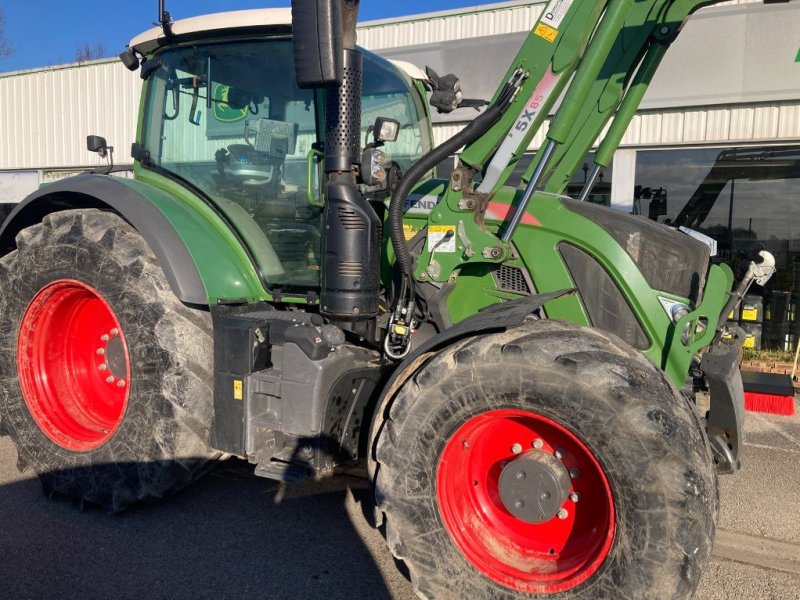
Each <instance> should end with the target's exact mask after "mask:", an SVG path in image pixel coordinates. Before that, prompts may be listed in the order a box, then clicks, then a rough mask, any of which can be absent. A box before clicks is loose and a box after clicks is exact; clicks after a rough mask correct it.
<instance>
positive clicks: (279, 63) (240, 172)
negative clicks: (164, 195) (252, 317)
mask: <svg viewBox="0 0 800 600" xmlns="http://www.w3.org/2000/svg"><path fill="white" fill-rule="evenodd" d="M156 60H158V67H157V68H156V70H155V71H154V72H153V73H152V74H151V75H150V77H149V80H148V91H147V104H146V111H147V112H146V116H145V123H144V129H143V136H142V144H143V146H144V148H145V149H146V150H147V151H148V153H149V164H150V165H153V166H156V167H158V168H160V169H161V170H165V171H168V172H169V173H171V174H173V175H175V176H177V177H178V178H179V179H181V180H183V181H186V182H188V183H189V184H191V185H193V186H194V187H196V188H199V189H200V190H201V191H202V192H203V193H204V194H205V195H206V196H207V197H208V198H210V199H211V200H212V201H213V202H214V204H215V205H216V206H217V207H218V208H219V209H220V210H221V211H222V212H224V213H225V215H226V217H227V218H228V220H229V221H230V222H231V223H232V225H233V226H234V227H235V228H236V230H237V231H238V233H239V234H240V236H241V237H242V238H243V239H244V240H245V242H246V243H247V245H248V247H249V249H250V253H251V255H252V256H253V258H254V260H255V261H256V262H257V263H258V267H259V268H260V270H261V272H262V273H263V275H264V277H265V279H266V282H265V283H266V284H267V285H268V286H269V287H275V286H278V287H281V288H292V287H298V288H303V289H308V288H314V287H317V286H318V285H319V268H320V246H321V231H322V228H321V222H320V221H321V209H320V208H319V205H320V204H321V202H322V201H323V198H322V194H321V190H322V189H323V183H324V182H321V181H320V177H319V175H320V172H319V168H318V166H317V162H316V161H315V159H314V147H315V144H316V142H317V141H318V140H321V139H323V138H324V135H322V134H321V132H322V131H324V108H323V102H322V96H321V94H320V95H318V94H317V93H315V92H314V91H312V90H301V89H299V88H298V87H297V85H296V83H295V78H294V57H293V48H292V42H291V40H290V39H288V38H287V39H274V38H273V39H271V40H261V41H244V42H225V43H218V44H204V45H187V46H181V47H176V48H173V49H170V50H166V51H163V52H161V53H160V54H159V55H158V56H157V59H156ZM363 95H364V97H363V111H362V133H363V134H366V132H367V129H368V128H369V126H370V125H372V123H374V121H375V118H376V117H378V116H381V117H389V118H393V119H397V120H398V121H400V123H401V133H400V137H399V139H398V140H397V142H394V143H391V144H387V145H386V147H385V150H386V152H387V154H388V155H389V157H390V159H391V160H393V161H395V162H397V164H398V165H399V166H400V168H401V170H403V171H405V170H406V169H407V168H408V166H410V164H412V163H413V162H414V161H416V160H417V159H418V158H419V157H420V156H421V155H422V154H423V153H425V152H427V151H428V150H429V149H430V139H429V133H428V132H429V131H430V128H429V126H428V123H427V122H426V120H425V118H426V117H425V111H424V107H423V106H422V103H421V100H420V98H419V95H418V94H417V93H416V92H415V90H414V89H413V85H412V83H411V81H410V80H409V79H408V78H407V77H405V76H404V75H403V74H401V73H400V72H399V71H398V70H397V69H396V68H395V67H394V66H392V65H391V64H390V63H388V62H387V61H384V60H383V59H380V58H378V57H376V56H374V55H371V54H366V55H365V61H364V92H363Z"/></svg>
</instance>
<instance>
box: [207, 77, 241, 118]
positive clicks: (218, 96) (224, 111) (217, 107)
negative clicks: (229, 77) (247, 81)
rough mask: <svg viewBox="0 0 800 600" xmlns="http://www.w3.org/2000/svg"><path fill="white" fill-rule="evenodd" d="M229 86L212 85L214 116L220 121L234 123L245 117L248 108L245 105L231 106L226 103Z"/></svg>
mask: <svg viewBox="0 0 800 600" xmlns="http://www.w3.org/2000/svg"><path fill="white" fill-rule="evenodd" d="M230 89H231V88H230V87H229V86H227V85H222V84H221V83H217V84H215V85H214V95H213V96H212V98H213V100H214V118H215V119H216V120H217V121H220V122H222V123H236V122H237V121H241V120H243V119H244V118H245V117H247V113H248V112H249V109H248V108H247V107H246V106H245V107H243V108H233V107H231V106H230V105H229V104H228V93H229V92H230Z"/></svg>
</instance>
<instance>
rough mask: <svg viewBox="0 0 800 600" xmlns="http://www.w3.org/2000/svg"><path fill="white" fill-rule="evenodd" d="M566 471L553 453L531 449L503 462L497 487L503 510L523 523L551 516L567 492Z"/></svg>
mask: <svg viewBox="0 0 800 600" xmlns="http://www.w3.org/2000/svg"><path fill="white" fill-rule="evenodd" d="M570 485H571V484H570V477H569V471H568V470H567V468H566V467H565V466H564V463H562V462H561V461H560V460H559V459H558V458H556V457H555V456H554V455H553V454H550V453H548V452H544V451H542V450H531V451H529V452H525V453H524V454H520V455H519V456H518V457H517V458H515V459H514V460H512V461H511V462H509V463H507V464H506V466H505V467H503V470H502V471H501V473H500V478H499V481H498V490H499V492H500V499H501V500H502V501H503V506H505V508H506V510H507V511H508V512H510V513H511V514H512V515H514V516H515V517H516V518H517V519H520V520H521V521H525V522H526V523H544V522H545V521H549V520H550V519H552V518H553V517H555V516H556V515H557V514H558V512H559V510H561V506H562V505H563V504H564V502H566V500H567V498H568V496H569V491H570Z"/></svg>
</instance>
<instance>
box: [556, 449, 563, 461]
mask: <svg viewBox="0 0 800 600" xmlns="http://www.w3.org/2000/svg"><path fill="white" fill-rule="evenodd" d="M554 454H555V456H556V458H557V459H558V460H561V459H562V458H564V455H565V454H566V452H564V449H563V448H556V451H555V452H554Z"/></svg>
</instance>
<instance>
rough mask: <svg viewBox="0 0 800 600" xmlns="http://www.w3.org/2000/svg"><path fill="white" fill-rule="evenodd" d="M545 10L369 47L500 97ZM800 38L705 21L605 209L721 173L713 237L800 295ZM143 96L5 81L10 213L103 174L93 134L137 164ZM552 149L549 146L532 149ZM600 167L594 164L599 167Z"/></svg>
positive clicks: (778, 7) (459, 22)
mask: <svg viewBox="0 0 800 600" xmlns="http://www.w3.org/2000/svg"><path fill="white" fill-rule="evenodd" d="M287 3H288V2H287ZM544 6H545V2H543V1H541V0H538V1H532V0H515V1H511V2H501V3H496V4H488V5H482V6H475V7H471V8H465V9H459V10H453V11H444V12H436V13H428V14H421V15H415V16H411V17H403V18H397V19H386V20H380V21H370V22H365V23H362V24H361V25H360V27H359V44H360V45H362V46H364V47H365V48H368V49H370V50H373V51H375V52H377V53H378V54H381V55H383V56H385V57H387V58H390V59H399V60H405V61H408V62H411V63H415V64H417V65H419V66H425V65H430V66H431V67H433V68H434V69H435V70H436V71H437V72H439V73H441V74H443V73H450V72H453V73H456V74H457V75H459V76H460V77H461V79H462V86H463V89H464V92H465V96H467V97H478V98H489V97H491V95H492V94H493V92H494V90H495V88H496V86H497V84H498V83H499V78H500V77H501V76H502V75H503V74H504V73H505V71H506V68H507V66H508V64H509V63H510V61H511V60H512V58H513V56H514V55H515V53H516V50H517V48H518V47H519V46H520V44H521V43H522V40H523V39H524V37H525V35H526V32H529V31H530V29H531V27H532V25H533V24H534V22H535V21H536V19H537V18H538V16H539V14H540V13H541V11H542V9H543V7H544ZM798 32H800V3H787V2H770V3H768V4H766V5H763V4H762V3H761V2H754V1H753V0H738V1H735V2H725V3H722V4H720V5H716V6H713V7H708V8H705V9H702V10H701V11H699V12H698V13H697V14H696V15H694V16H693V17H692V18H691V19H690V21H689V23H688V24H687V25H686V28H685V30H684V32H683V33H682V34H681V36H680V37H679V38H678V41H677V42H676V43H675V44H674V45H673V47H672V48H671V49H670V50H669V52H668V53H667V58H666V59H665V61H664V63H663V65H662V67H661V69H660V71H659V72H658V75H657V76H656V78H655V80H654V81H653V84H652V86H651V88H650V90H649V91H648V94H647V96H646V97H645V99H644V101H643V103H642V105H641V108H640V111H639V113H638V114H637V116H636V117H635V118H634V120H633V122H632V123H631V125H630V127H629V129H628V131H627V134H626V135H625V137H624V139H623V140H622V145H621V146H620V149H619V150H618V151H617V153H616V155H615V157H614V163H613V165H612V168H611V169H609V171H610V172H607V173H603V175H602V177H603V178H602V179H601V181H600V184H599V185H598V186H597V188H596V189H597V193H596V194H595V197H594V198H593V201H597V202H602V203H604V204H609V205H612V206H614V207H615V208H618V209H621V210H627V211H632V212H639V213H641V214H643V215H645V216H649V217H651V218H654V219H658V220H662V221H663V220H671V219H674V218H675V217H676V216H677V215H678V214H679V212H680V211H681V209H682V208H685V207H686V206H687V203H688V202H689V201H690V200H692V199H695V200H696V199H698V198H700V199H701V200H702V198H701V196H703V194H708V192H707V191H704V188H703V186H704V185H706V184H708V183H709V180H708V177H709V173H712V174H716V175H715V176H716V177H718V178H719V177H721V178H722V179H724V181H723V182H721V183H720V182H717V183H720V185H717V186H716V187H715V188H714V192H713V195H712V196H707V197H706V198H705V200H706V205H707V209H708V210H707V211H706V212H705V213H704V215H703V217H702V219H701V221H702V225H703V227H704V228H705V229H704V230H708V231H710V232H711V233H712V234H713V235H715V236H717V237H719V238H720V245H721V246H722V251H723V255H725V257H726V260H730V261H732V262H734V261H735V254H736V252H737V251H739V249H741V248H742V247H743V244H744V245H745V246H747V245H749V246H752V245H753V244H760V245H761V246H762V247H768V248H769V249H770V250H772V251H774V252H775V253H776V254H777V255H778V259H779V267H781V271H780V272H779V273H782V274H783V275H779V277H778V278H777V279H776V283H775V284H774V285H775V290H782V292H781V293H786V294H789V295H790V296H791V295H793V294H795V293H797V292H798V291H800V281H799V282H798V285H797V286H796V285H795V281H794V277H795V271H797V273H798V277H800V267H798V268H795V264H798V265H800V38H799V37H798V35H797V34H798ZM140 91H141V80H140V79H139V77H138V75H137V74H135V73H131V72H130V71H128V70H127V69H125V67H124V66H123V65H122V64H121V63H119V62H118V61H117V60H116V59H114V60H100V61H94V62H90V63H84V64H71V65H63V66H59V67H49V68H46V69H36V70H31V71H22V72H15V73H4V74H3V73H0V106H2V107H3V110H2V111H0V202H5V203H13V202H17V201H19V200H20V199H21V198H22V197H24V196H25V195H26V194H27V193H29V192H30V191H32V190H33V189H35V188H36V187H37V186H38V185H40V184H41V183H43V182H47V181H50V180H52V179H55V178H59V177H62V176H64V174H68V173H72V172H75V171H79V170H82V169H86V168H91V167H93V166H96V165H97V164H98V158H97V156H96V155H94V154H91V153H89V152H88V151H86V149H85V138H86V136H87V135H88V134H99V135H103V136H104V137H106V138H107V139H108V142H109V144H110V145H113V146H114V147H115V148H116V153H115V159H116V162H117V163H119V164H126V163H130V162H131V159H130V157H129V149H130V146H131V143H132V142H133V141H134V137H135V133H136V131H135V130H136V119H137V116H138V104H139V95H140ZM474 114H475V113H474V111H473V110H471V109H460V110H458V111H455V112H454V113H452V114H450V115H446V116H439V115H435V117H434V136H435V140H436V141H437V142H440V141H442V140H444V139H446V138H448V137H450V136H452V135H453V134H454V133H455V132H456V131H458V129H459V128H460V127H463V124H464V122H465V121H467V120H469V119H471V118H472V116H473V115H474ZM539 143H541V137H540V138H539V139H535V140H534V141H533V144H532V147H531V150H535V148H536V147H537V146H538V144H539ZM589 164H590V157H587V170H588V165H589ZM582 176H584V174H583V173H579V174H578V177H577V180H576V184H579V183H580V178H581V177H582ZM712 187H714V186H712ZM734 190H735V191H734ZM721 198H724V199H725V200H724V201H720V202H717V200H718V199H721ZM715 203H716V204H715ZM717 204H718V205H719V206H717ZM792 297H793V296H792ZM781 335H783V334H781Z"/></svg>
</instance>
